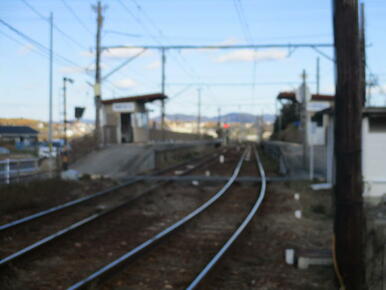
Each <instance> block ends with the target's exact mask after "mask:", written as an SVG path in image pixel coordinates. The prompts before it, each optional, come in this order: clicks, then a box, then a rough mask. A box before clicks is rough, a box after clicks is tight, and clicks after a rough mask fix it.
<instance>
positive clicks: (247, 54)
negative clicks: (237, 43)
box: [216, 49, 287, 62]
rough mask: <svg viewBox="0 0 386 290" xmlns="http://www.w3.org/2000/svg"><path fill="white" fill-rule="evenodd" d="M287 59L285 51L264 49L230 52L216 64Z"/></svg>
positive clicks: (217, 59) (218, 59) (219, 58)
mask: <svg viewBox="0 0 386 290" xmlns="http://www.w3.org/2000/svg"><path fill="white" fill-rule="evenodd" d="M286 57H287V52H286V51H285V50H279V49H265V50H253V49H239V50H235V51H232V52H228V53H225V54H223V55H221V56H219V57H218V58H216V61H217V62H229V61H248V62H249V61H264V60H279V59H284V58H286Z"/></svg>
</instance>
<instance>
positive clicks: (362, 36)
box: [359, 3, 371, 106]
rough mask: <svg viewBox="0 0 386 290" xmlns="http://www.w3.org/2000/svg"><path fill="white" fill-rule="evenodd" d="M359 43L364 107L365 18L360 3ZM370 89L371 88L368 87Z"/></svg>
mask: <svg viewBox="0 0 386 290" xmlns="http://www.w3.org/2000/svg"><path fill="white" fill-rule="evenodd" d="M359 23H360V41H361V57H362V59H361V61H362V63H361V74H362V75H361V80H362V82H363V84H362V97H363V99H362V105H363V106H365V105H366V17H365V4H364V3H361V10H360V19H359ZM370 87H371V86H370Z"/></svg>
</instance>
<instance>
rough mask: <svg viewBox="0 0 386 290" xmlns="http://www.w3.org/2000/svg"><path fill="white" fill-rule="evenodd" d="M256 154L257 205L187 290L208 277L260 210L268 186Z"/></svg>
mask: <svg viewBox="0 0 386 290" xmlns="http://www.w3.org/2000/svg"><path fill="white" fill-rule="evenodd" d="M254 153H255V157H256V162H257V167H258V170H259V173H260V176H261V187H260V193H259V196H258V198H257V200H256V203H255V204H254V205H253V207H252V209H251V211H250V212H249V213H248V215H247V217H246V218H245V219H244V220H243V222H242V223H241V225H240V226H239V227H238V228H237V229H236V231H235V232H234V233H233V234H232V236H231V237H230V238H229V239H228V240H227V242H226V243H225V244H224V245H223V247H222V248H221V249H220V251H218V252H217V254H216V255H215V256H214V257H213V258H212V259H211V260H210V262H209V263H208V264H207V265H206V266H205V267H204V269H203V270H202V271H201V272H200V273H199V274H198V275H197V276H196V278H195V279H194V280H193V281H192V282H191V283H190V284H189V286H188V287H187V288H186V289H187V290H192V289H195V288H196V287H197V286H198V285H199V284H200V283H201V282H202V281H203V279H204V278H205V277H206V276H207V274H208V273H209V272H210V271H211V270H212V269H213V267H214V266H215V265H216V264H217V262H218V261H219V260H220V259H221V257H222V256H223V255H224V254H225V253H226V252H227V251H228V249H229V248H230V247H231V246H232V244H233V243H234V242H235V241H236V239H237V238H238V237H239V236H240V234H241V233H242V232H243V230H244V229H245V228H246V226H247V225H248V224H249V222H250V221H251V220H252V218H253V217H254V216H255V214H256V212H257V210H258V209H259V207H260V205H261V203H262V202H263V200H264V197H265V191H266V184H267V183H266V178H265V171H264V168H263V165H262V164H261V160H260V158H259V155H258V153H257V150H256V148H255V147H254Z"/></svg>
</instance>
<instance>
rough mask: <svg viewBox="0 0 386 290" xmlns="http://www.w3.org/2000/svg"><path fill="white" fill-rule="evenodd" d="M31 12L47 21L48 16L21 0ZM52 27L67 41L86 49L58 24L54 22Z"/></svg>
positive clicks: (25, 0)
mask: <svg viewBox="0 0 386 290" xmlns="http://www.w3.org/2000/svg"><path fill="white" fill-rule="evenodd" d="M21 1H22V2H23V3H24V4H25V5H26V6H27V7H28V8H29V9H30V10H31V11H32V12H34V13H35V14H36V15H37V16H39V17H40V18H41V19H43V20H44V21H47V22H48V21H49V19H48V17H46V16H44V15H43V14H42V13H41V12H39V10H37V9H36V8H35V7H34V6H32V5H31V4H30V3H29V2H28V1H27V0H21ZM53 27H54V29H55V30H56V31H58V32H59V33H60V34H62V35H63V36H64V37H65V38H67V39H68V40H69V41H71V42H72V43H73V44H75V45H76V46H78V47H79V48H81V49H85V48H86V49H87V47H85V46H84V45H82V44H81V43H80V42H79V41H77V40H76V39H74V38H73V37H71V36H70V35H69V34H67V33H66V32H64V31H63V30H62V29H61V28H60V27H59V26H57V25H56V24H54V25H53Z"/></svg>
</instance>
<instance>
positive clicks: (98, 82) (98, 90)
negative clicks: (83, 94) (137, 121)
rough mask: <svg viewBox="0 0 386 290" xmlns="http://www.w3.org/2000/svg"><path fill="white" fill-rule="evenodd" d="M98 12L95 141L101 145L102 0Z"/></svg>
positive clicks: (98, 145) (96, 8) (97, 8)
mask: <svg viewBox="0 0 386 290" xmlns="http://www.w3.org/2000/svg"><path fill="white" fill-rule="evenodd" d="M94 8H95V10H96V13H97V33H96V49H95V86H94V92H95V142H96V145H97V147H100V145H101V128H100V106H101V99H102V96H101V94H102V90H101V67H100V59H101V31H102V24H103V16H102V6H101V2H100V1H98V4H97V6H96V7H94Z"/></svg>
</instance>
